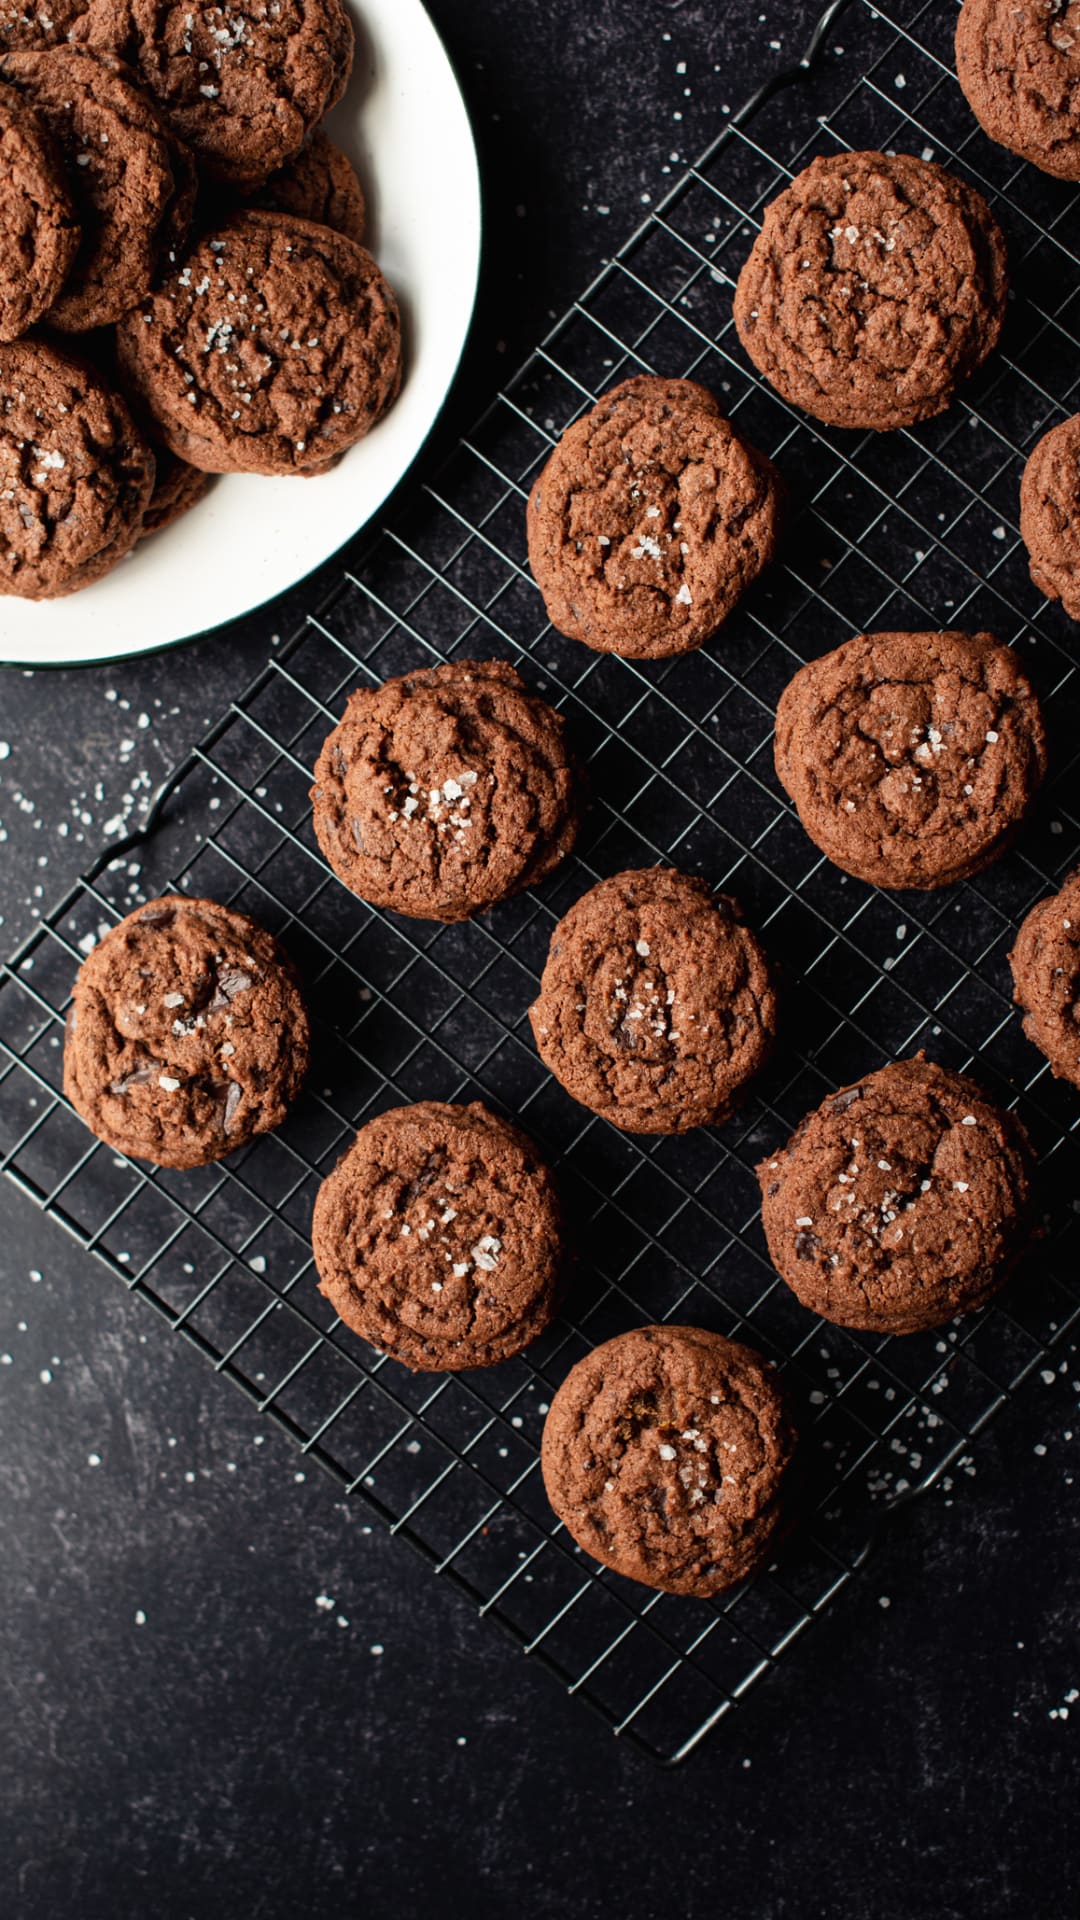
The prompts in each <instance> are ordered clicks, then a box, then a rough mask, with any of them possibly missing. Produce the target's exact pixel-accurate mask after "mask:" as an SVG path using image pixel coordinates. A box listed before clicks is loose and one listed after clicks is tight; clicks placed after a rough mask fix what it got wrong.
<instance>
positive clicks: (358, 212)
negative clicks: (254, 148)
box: [251, 127, 367, 247]
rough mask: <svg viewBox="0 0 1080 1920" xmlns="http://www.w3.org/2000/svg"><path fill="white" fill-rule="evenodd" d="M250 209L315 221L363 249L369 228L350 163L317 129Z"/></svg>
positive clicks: (354, 173) (356, 180)
mask: <svg viewBox="0 0 1080 1920" xmlns="http://www.w3.org/2000/svg"><path fill="white" fill-rule="evenodd" d="M251 204H252V206H256V207H263V208H265V209H266V210H267V211H268V212H270V213H291V214H295V215H296V216H297V218H299V219H301V220H315V221H317V222H318V224H319V225H320V226H323V227H333V229H334V232H335V233H344V234H346V235H347V237H348V238H349V239H350V240H355V241H356V244H357V246H358V247H359V246H362V245H363V242H364V233H365V230H366V228H367V204H366V202H365V200H364V189H363V187H362V186H361V185H360V182H359V180H358V179H357V177H356V169H355V168H354V166H353V164H352V162H351V160H348V159H346V157H345V155H344V154H343V153H342V151H341V148H340V147H335V145H334V143H333V141H332V140H328V139H327V137H326V135H325V133H324V132H323V130H322V128H321V127H316V129H315V131H314V133H313V134H312V135H311V138H310V140H307V141H305V143H304V145H303V146H302V147H301V149H300V151H299V153H298V154H295V155H294V156H293V158H292V159H291V160H290V161H288V162H287V164H286V165H285V166H284V167H279V169H278V171H277V173H272V174H271V175H270V178H269V180H268V181H267V183H266V185H265V187H263V189H262V191H261V193H257V194H255V195H253V197H252V201H251Z"/></svg>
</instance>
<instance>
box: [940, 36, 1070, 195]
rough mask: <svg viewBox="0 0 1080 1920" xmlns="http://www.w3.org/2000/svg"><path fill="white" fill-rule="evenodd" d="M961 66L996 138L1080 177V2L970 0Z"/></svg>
mask: <svg viewBox="0 0 1080 1920" xmlns="http://www.w3.org/2000/svg"><path fill="white" fill-rule="evenodd" d="M956 72H957V76H958V78H959V81H960V85H961V86H962V87H963V89H964V92H965V94H966V95H967V101H968V105H969V107H970V108H971V111H972V113H973V114H974V115H975V118H976V119H977V120H978V121H979V122H980V123H981V125H982V126H983V127H984V129H985V130H986V132H987V133H988V134H989V135H990V138H991V140H997V141H999V142H1000V144H1001V145H1002V146H1003V147H1008V148H1009V149H1010V150H1011V151H1012V152H1013V153H1018V154H1020V155H1021V157H1022V158H1023V159H1024V160H1030V161H1032V162H1033V164H1034V165H1035V166H1037V167H1042V169H1043V171H1044V172H1045V173H1054V174H1057V175H1058V177H1059V178H1060V179H1062V180H1080V5H1077V3H1076V0H1022V3H1021V0H964V4H963V7H962V8H961V10H960V18H959V20H958V21H957V23H956Z"/></svg>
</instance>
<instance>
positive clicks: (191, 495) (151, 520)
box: [139, 447, 213, 540]
mask: <svg viewBox="0 0 1080 1920" xmlns="http://www.w3.org/2000/svg"><path fill="white" fill-rule="evenodd" d="M155 453H156V458H157V474H156V476H155V479H154V491H153V493H152V494H151V495H150V504H149V506H148V507H147V509H146V512H145V513H144V514H143V523H142V526H141V528H140V529H139V536H140V538H141V539H143V540H145V539H146V538H147V536H148V535H149V534H152V533H164V531H165V528H166V527H171V526H172V524H173V522H174V521H175V520H180V519H182V518H183V516H184V514H185V513H188V512H189V511H190V509H191V508H192V507H195V506H197V505H198V503H199V501H200V500H201V499H202V498H203V495H204V494H206V493H209V491H210V488H211V487H212V485H213V480H212V478H211V476H210V475H209V474H208V473H200V472H199V469H198V468H197V467H189V466H188V464H187V462H186V461H184V460H178V459H177V458H176V455H175V454H174V453H170V452H169V450H168V448H167V447H161V448H157V449H155Z"/></svg>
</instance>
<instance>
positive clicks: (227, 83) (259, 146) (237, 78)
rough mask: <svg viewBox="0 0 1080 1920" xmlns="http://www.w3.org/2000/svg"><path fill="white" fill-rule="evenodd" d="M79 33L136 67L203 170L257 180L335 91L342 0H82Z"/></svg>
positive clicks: (347, 32) (349, 50) (341, 76)
mask: <svg viewBox="0 0 1080 1920" xmlns="http://www.w3.org/2000/svg"><path fill="white" fill-rule="evenodd" d="M80 33H81V34H82V35H83V37H85V38H87V39H89V40H90V42H91V43H92V44H93V45H95V46H101V47H107V48H108V49H109V50H110V51H111V52H113V53H116V54H118V55H119V56H120V58H121V59H123V60H127V61H129V62H130V64H131V65H132V66H133V67H135V68H136V69H137V70H138V73H139V75H140V78H141V79H142V82H143V84H144V86H146V87H147V88H148V89H149V91H150V92H151V93H152V95H153V96H154V99H155V100H156V101H157V102H158V105H159V106H160V107H161V110H162V112H163V113H164V114H166V115H167V117H168V119H169V122H170V124H171V125H172V126H174V127H175V128H176V131H177V133H178V134H179V135H180V136H181V138H182V139H183V140H185V141H186V142H187V144H188V146H190V147H191V148H192V150H193V152H194V154H195V156H196V158H197V160H198V163H199V166H200V169H201V170H202V171H203V173H205V174H206V175H207V176H208V177H209V178H211V179H215V180H222V181H225V182H227V183H228V184H229V185H231V186H235V187H257V186H261V185H262V182H263V181H264V180H265V179H266V178H267V177H268V175H269V174H271V173H273V172H274V171H275V169H276V168H278V167H280V166H282V165H284V163H285V161H286V160H288V159H289V158H290V156H291V155H292V154H294V153H296V152H298V151H299V149H300V147H302V145H303V143H304V141H305V139H306V138H307V135H308V134H309V133H310V132H311V130H312V128H313V127H315V126H316V125H317V124H318V122H319V121H320V120H321V119H322V117H323V114H324V113H326V112H327V111H328V109H329V108H330V107H332V106H333V105H334V104H335V102H336V101H338V100H340V98H341V96H342V94H343V93H344V91H345V87H346V84H347V82H348V78H349V74H350V72H351V70H352V61H353V29H352V22H351V21H350V19H349V16H348V13H347V12H346V9H345V7H344V6H343V4H342V0H270V3H269V4H268V0H221V4H220V5H218V6H208V5H205V4H203V3H202V0H88V11H87V17H86V20H85V21H84V22H83V25H82V27H81V28H80Z"/></svg>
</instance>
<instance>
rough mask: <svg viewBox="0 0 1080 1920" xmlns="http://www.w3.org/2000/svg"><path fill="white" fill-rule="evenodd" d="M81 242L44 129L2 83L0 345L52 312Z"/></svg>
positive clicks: (57, 161) (60, 168)
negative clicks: (50, 309) (50, 308)
mask: <svg viewBox="0 0 1080 1920" xmlns="http://www.w3.org/2000/svg"><path fill="white" fill-rule="evenodd" d="M79 237H80V229H79V223H78V220H77V219H76V217H75V209H74V207H73V206H72V203H71V195H70V194H69V192H68V189H67V181H66V180H65V177H64V168H63V163H62V161H61V159H60V155H59V153H58V152H57V149H56V147H55V145H54V144H53V141H52V139H51V137H50V135H49V133H48V131H47V129H46V127H45V126H44V124H43V123H42V121H41V120H40V119H39V118H38V116H37V114H36V113H35V112H34V111H33V109H32V108H31V107H29V106H28V105H27V103H26V101H25V100H23V98H22V97H21V95H20V94H18V93H17V92H16V91H15V90H14V88H12V87H6V86H4V85H3V84H0V341H2V340H17V339H18V338H19V335H20V334H22V333H25V332H26V330H27V328H28V327H32V326H33V325H34V322H35V321H36V320H40V318H41V316H42V314H43V313H45V312H46V311H47V309H48V308H49V307H51V306H52V304H53V301H54V300H55V299H56V298H57V296H58V294H59V292H60V289H61V287H62V286H63V284H64V281H65V280H66V279H67V276H68V273H69V272H70V270H71V265H72V262H73V260H74V258H75V255H76V253H77V251H78V247H79Z"/></svg>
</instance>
